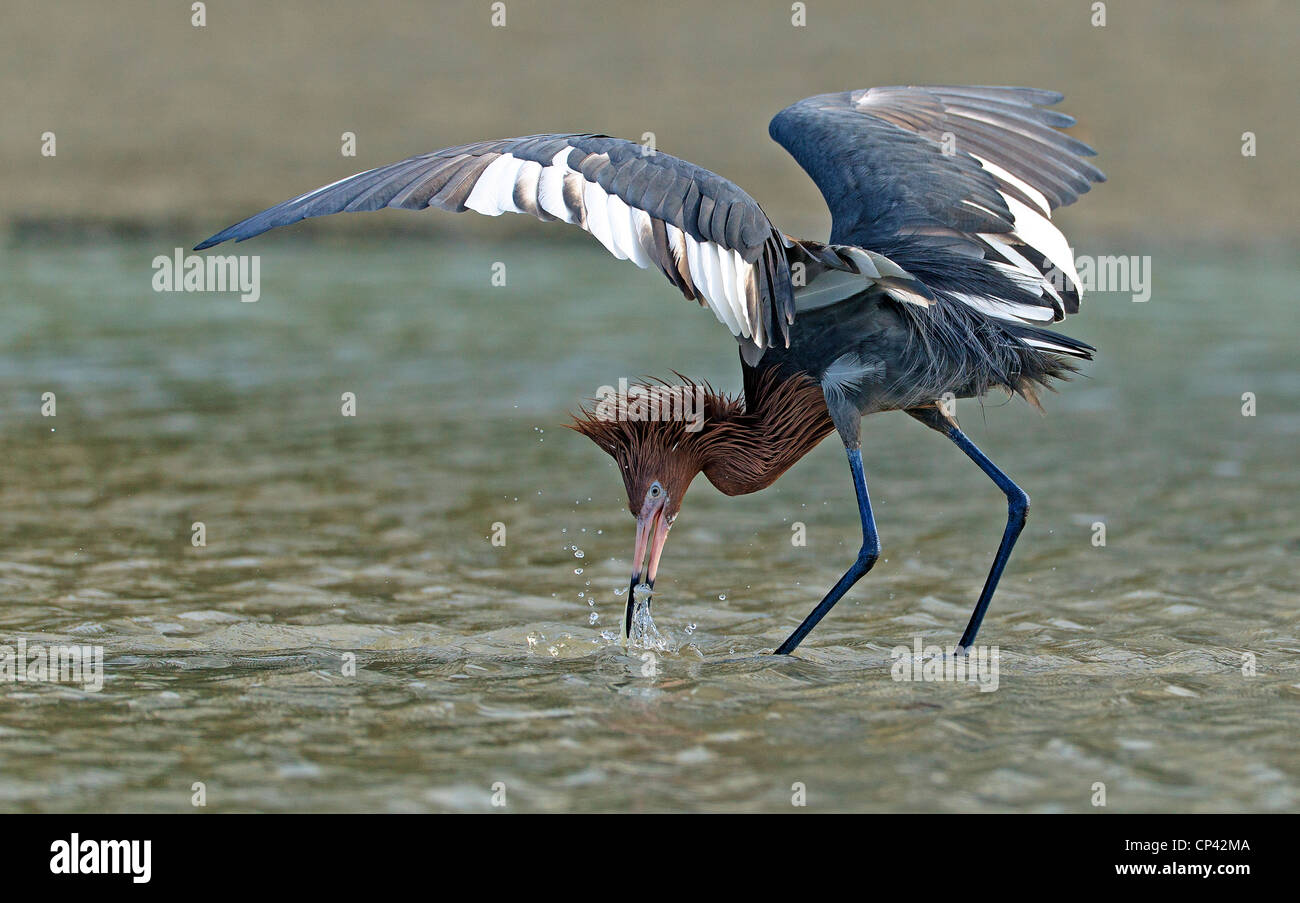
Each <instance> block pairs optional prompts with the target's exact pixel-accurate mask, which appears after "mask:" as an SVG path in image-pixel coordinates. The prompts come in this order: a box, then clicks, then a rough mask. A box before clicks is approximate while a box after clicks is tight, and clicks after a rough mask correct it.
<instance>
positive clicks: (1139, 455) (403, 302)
mask: <svg viewBox="0 0 1300 903" xmlns="http://www.w3.org/2000/svg"><path fill="white" fill-rule="evenodd" d="M195 237H197V236H187V237H186V239H178V240H177V241H175V242H171V243H170V244H168V243H163V244H162V245H160V244H159V243H157V242H138V243H126V244H117V245H105V246H103V247H99V248H94V249H90V248H82V247H75V246H70V245H69V246H63V247H59V246H54V247H35V246H31V245H27V246H19V247H12V248H9V249H7V250H6V251H4V252H3V272H4V273H5V281H6V283H7V284H6V286H5V288H4V292H5V297H6V300H5V304H4V309H5V320H6V323H5V326H4V329H3V330H0V346H2V347H3V353H2V354H0V457H2V459H3V462H4V463H3V470H2V471H0V479H2V480H3V483H2V485H0V587H3V599H4V605H3V606H0V643H11V644H12V643H16V642H17V641H18V640H19V639H23V640H25V641H26V642H27V643H28V644H56V643H57V644H72V643H76V644H98V645H102V646H103V647H104V654H105V659H106V661H105V670H106V679H105V681H104V685H103V688H102V690H100V691H99V692H88V691H86V690H84V689H81V688H80V687H79V686H75V685H70V684H68V683H51V682H47V683H33V682H23V683H16V682H14V683H0V694H3V701H2V702H0V808H2V809H5V810H18V811H53V810H144V811H187V810H189V809H191V807H192V802H191V797H192V794H193V790H192V785H193V784H194V783H195V782H202V783H203V784H204V785H205V788H206V794H207V805H208V808H209V809H210V810H225V811H231V810H235V811H243V810H256V811H299V810H349V811H352V810H367V811H426V810H435V811H446V810H454V811H490V810H492V808H493V802H494V799H495V801H496V802H502V801H503V797H504V802H505V803H506V808H507V809H508V810H514V811H573V810H578V811H592V810H625V809H632V810H669V809H671V810H681V809H686V810H770V811H786V810H789V809H791V807H792V796H794V795H795V793H796V790H797V788H794V785H796V784H800V785H803V787H804V789H805V793H806V801H807V804H808V807H809V808H810V809H820V810H857V809H870V810H886V809H898V808H903V809H912V810H941V811H957V810H1030V811H1090V810H1091V809H1092V808H1093V806H1092V801H1093V799H1094V796H1095V794H1096V792H1097V791H1096V789H1095V787H1094V785H1095V784H1096V783H1098V782H1101V783H1104V784H1105V788H1106V790H1105V792H1106V803H1107V807H1108V808H1109V809H1112V810H1121V811H1133V810H1138V811H1147V810H1171V809H1172V810H1183V811H1201V810H1224V809H1229V810H1279V809H1288V810H1294V809H1297V808H1300V752H1297V744H1296V742H1295V740H1296V735H1297V726H1298V725H1300V717H1298V715H1300V667H1297V664H1296V661H1297V660H1296V654H1297V652H1300V625H1298V621H1300V618H1298V617H1297V582H1298V581H1297V577H1296V568H1295V558H1296V552H1297V550H1298V549H1300V537H1298V532H1297V529H1296V524H1295V511H1296V503H1297V501H1298V496H1300V492H1297V489H1298V488H1300V487H1298V485H1297V484H1298V482H1300V481H1298V480H1297V473H1296V468H1295V448H1296V444H1297V437H1298V436H1300V372H1298V368H1297V366H1296V363H1295V360H1296V358H1295V338H1296V335H1295V332H1296V330H1295V302H1294V299H1293V297H1292V289H1293V287H1294V285H1295V277H1296V275H1297V274H1296V272H1295V270H1294V269H1293V268H1290V267H1289V265H1287V264H1283V263H1280V262H1276V261H1275V262H1273V263H1269V262H1267V261H1262V262H1242V261H1240V260H1236V259H1232V260H1230V261H1229V262H1230V263H1232V264H1234V265H1235V268H1229V267H1227V266H1224V267H1221V268H1216V267H1215V266H1209V265H1206V264H1205V263H1204V261H1206V260H1210V261H1212V262H1214V261H1219V260H1221V259H1222V258H1220V257H1213V256H1212V257H1206V256H1200V255H1197V254H1195V253H1192V252H1188V253H1187V255H1186V256H1185V257H1181V258H1180V257H1179V256H1178V255H1173V254H1164V255H1157V256H1156V257H1155V260H1154V267H1155V281H1156V288H1155V294H1154V296H1153V298H1152V300H1151V301H1149V302H1147V303H1145V304H1135V303H1132V302H1131V301H1129V300H1128V299H1127V297H1125V296H1120V295H1114V294H1098V295H1094V296H1093V297H1091V298H1090V299H1089V300H1088V301H1086V302H1085V304H1086V307H1085V311H1084V315H1083V316H1081V317H1080V318H1078V319H1077V320H1072V321H1071V323H1070V324H1069V325H1070V326H1071V327H1072V328H1071V329H1070V330H1069V331H1070V332H1071V334H1073V335H1076V336H1078V337H1079V338H1083V339H1086V340H1089V341H1091V342H1093V343H1094V344H1096V345H1097V346H1099V348H1100V349H1101V353H1100V355H1099V360H1098V361H1097V362H1096V363H1094V364H1090V365H1085V366H1086V372H1087V378H1083V379H1080V380H1078V381H1076V382H1075V383H1073V384H1071V385H1069V386H1066V387H1065V388H1064V389H1063V391H1062V392H1061V393H1060V394H1059V395H1048V396H1047V397H1046V398H1045V399H1044V401H1045V404H1046V406H1047V408H1048V411H1049V416H1047V417H1045V418H1044V417H1040V416H1039V415H1037V414H1036V413H1034V412H1033V411H1031V410H1030V409H1028V407H1027V406H1025V405H1024V404H1022V403H1020V402H1016V403H1014V404H1007V405H1002V404H1001V403H1000V400H999V399H990V400H989V401H988V402H987V403H986V406H985V407H984V408H983V409H981V407H980V406H979V405H978V404H977V403H975V402H962V403H960V404H959V407H958V414H959V417H960V418H961V420H962V423H963V426H964V427H965V428H966V429H967V431H968V433H969V434H970V435H971V436H972V438H973V439H974V440H975V441H976V442H977V443H980V444H981V446H982V447H983V448H984V449H985V451H986V452H988V454H989V455H990V456H991V457H992V458H993V459H994V460H995V461H997V462H998V463H999V464H1000V465H1001V466H1002V467H1003V468H1004V469H1005V470H1007V471H1008V472H1009V473H1010V474H1011V475H1012V476H1013V477H1014V478H1015V479H1017V480H1018V481H1019V482H1020V483H1021V485H1023V486H1024V487H1025V488H1026V490H1027V491H1028V492H1029V493H1030V494H1031V495H1032V496H1033V499H1034V507H1033V511H1032V513H1031V515H1030V519H1029V524H1028V527H1027V528H1026V530H1025V533H1024V536H1023V538H1022V539H1021V542H1020V545H1019V547H1018V548H1017V550H1016V554H1015V556H1014V557H1013V559H1012V563H1011V566H1010V568H1009V570H1008V573H1007V576H1006V578H1005V579H1004V581H1003V586H1002V589H1001V590H1000V592H999V593H998V596H997V597H996V599H995V600H994V603H993V606H992V609H991V611H990V614H989V616H988V619H987V620H986V622H985V627H984V630H983V632H982V634H981V637H980V639H981V641H982V642H983V643H987V644H991V645H996V646H997V648H998V653H999V664H1000V672H999V679H998V684H997V689H996V691H995V692H980V689H979V687H978V686H977V685H976V684H973V683H969V682H967V683H952V682H900V681H895V680H893V679H891V666H892V665H893V664H894V657H893V655H892V652H891V650H893V649H894V648H895V647H898V646H907V647H911V646H912V644H913V643H914V641H915V640H916V638H918V637H919V638H921V641H922V642H925V643H937V644H946V643H952V642H955V640H956V639H957V637H958V635H959V634H960V631H961V628H962V627H963V626H964V625H965V622H966V618H967V615H968V612H969V608H970V606H971V605H972V604H973V601H974V597H975V595H976V593H977V592H978V589H979V586H980V584H981V583H982V581H983V577H984V574H985V572H986V570H987V566H988V563H989V560H990V559H991V557H992V554H993V550H994V549H995V547H996V545H997V541H998V536H999V535H1000V531H1001V526H1002V520H1003V517H1004V515H1005V504H1004V502H1003V500H1002V497H1001V495H1000V494H999V493H998V492H997V490H996V489H995V487H993V486H992V485H991V484H990V483H989V482H988V481H987V480H986V479H985V478H984V476H983V475H982V474H981V473H979V471H978V470H977V469H976V468H975V467H974V466H973V465H972V464H970V463H969V462H968V461H967V460H966V459H965V458H964V457H963V456H962V455H961V454H960V453H959V452H958V451H957V450H956V449H954V448H952V447H951V446H950V445H949V444H948V443H946V442H944V441H943V440H942V439H941V438H940V437H938V436H937V435H935V434H932V433H930V432H928V431H926V430H924V429H923V428H922V427H920V426H919V425H917V424H915V423H913V422H912V421H911V420H910V419H909V418H906V417H903V416H901V415H882V416H878V417H873V418H871V419H869V420H868V421H867V423H866V427H865V431H864V459H865V460H866V462H867V474H868V480H869V482H870V486H871V491H872V496H873V501H874V503H875V506H876V510H877V517H878V521H879V525H880V530H881V535H882V539H883V542H884V558H883V560H882V561H881V562H880V564H879V565H878V566H877V567H876V569H875V571H873V573H872V574H870V575H869V576H868V577H867V578H866V579H865V580H864V581H863V582H862V583H861V584H859V587H858V588H857V589H856V590H855V591H854V592H853V593H851V594H850V596H849V597H848V598H846V599H845V600H844V601H843V602H841V603H840V605H839V606H838V607H837V608H836V609H835V611H834V612H833V613H832V614H831V615H830V616H829V617H828V618H827V619H826V620H825V621H824V622H823V623H822V625H821V626H820V627H819V628H818V629H817V630H816V631H815V632H814V633H813V634H812V635H811V636H810V637H809V639H808V640H807V641H806V642H805V645H804V646H802V647H801V648H800V650H799V652H798V655H797V657H794V658H790V659H777V658H773V657H770V656H766V655H763V654H761V653H763V652H764V651H770V650H771V649H772V648H774V647H775V646H776V645H777V644H778V643H779V642H780V641H781V640H782V639H783V638H784V637H785V636H786V634H787V633H788V632H789V631H790V630H791V629H792V628H793V627H794V626H795V625H796V624H797V623H798V622H799V620H800V619H802V617H803V616H804V615H805V614H806V613H807V612H808V610H809V609H811V607H812V606H813V604H814V603H815V602H816V601H817V599H818V598H820V596H821V594H822V592H824V591H825V589H826V588H827V587H828V586H829V585H830V584H831V583H833V582H834V581H835V579H836V578H837V577H838V576H839V574H840V572H841V571H842V570H843V569H844V568H845V567H846V566H847V565H848V564H849V562H850V561H851V560H852V557H853V555H854V553H855V551H856V546H857V539H856V537H857V523H856V514H855V508H854V504H853V498H852V488H851V483H850V480H849V476H848V471H847V468H846V467H845V465H844V463H843V452H842V450H841V449H840V447H839V445H838V443H837V441H836V440H835V439H833V438H832V439H830V440H828V441H827V442H826V443H824V444H823V446H822V447H820V448H819V449H818V450H817V451H816V452H814V453H813V454H812V455H810V456H809V457H808V458H807V459H806V460H805V461H803V462H801V463H800V464H799V465H798V466H797V467H795V468H794V469H793V470H792V471H791V472H790V473H788V474H787V475H786V476H785V477H783V478H782V480H781V481H780V483H779V484H778V485H777V486H775V487H774V488H772V489H770V490H768V491H766V492H764V493H761V494H759V495H756V496H750V497H747V498H740V499H728V498H725V497H722V496H721V495H719V494H718V493H717V492H716V491H714V490H713V489H712V488H711V487H710V486H708V484H707V483H706V482H705V481H704V480H702V479H701V480H700V481H699V482H697V483H696V484H695V486H694V487H693V488H692V490H691V495H690V496H689V497H688V498H687V500H686V504H685V507H684V509H683V513H682V515H681V517H680V518H679V520H678V522H677V525H676V526H675V528H674V530H673V533H672V536H671V538H670V539H669V542H668V545H667V547H666V550H665V553H664V559H663V563H662V566H661V569H660V576H659V581H658V583H657V585H656V588H657V592H656V596H655V600H654V613H655V622H656V624H657V625H658V628H659V630H660V631H661V632H662V634H663V636H664V639H665V641H666V643H667V644H668V645H669V651H665V652H658V653H651V652H647V651H644V650H640V649H635V648H633V649H624V648H623V647H622V646H621V645H620V643H619V642H618V639H617V634H618V628H619V620H620V618H621V615H622V610H623V604H624V601H625V598H624V596H623V595H621V593H624V592H626V587H627V573H628V570H629V561H628V558H629V556H630V553H631V547H632V538H633V530H632V526H633V525H632V520H631V518H630V516H629V515H628V513H627V511H626V499H625V497H624V495H623V490H622V486H621V482H620V480H619V478H618V476H617V473H616V471H615V470H614V468H613V465H612V464H611V463H610V462H609V461H608V459H607V458H605V456H604V455H603V454H602V453H601V452H600V451H599V450H597V449H596V447H595V446H593V445H591V444H590V443H588V442H587V441H586V440H585V439H582V438H581V437H579V436H577V435H576V434H573V433H570V432H568V431H566V430H563V429H560V428H559V425H560V424H561V423H562V422H563V420H564V418H565V415H566V412H567V411H570V410H573V409H574V408H575V407H576V405H577V403H578V402H579V401H580V400H581V399H583V398H585V397H589V396H590V395H592V394H593V393H594V392H596V390H597V388H598V387H599V386H600V385H602V384H609V383H614V382H616V381H617V379H618V378H619V377H633V378H634V377H637V376H641V375H645V374H650V375H664V376H666V375H669V370H670V369H677V370H680V371H682V372H684V373H686V374H688V375H690V376H692V377H696V378H707V379H710V380H713V381H715V383H716V384H720V385H723V386H727V387H731V388H733V389H734V388H735V387H736V386H737V384H738V379H737V375H738V374H737V366H736V363H735V352H734V351H733V350H732V348H731V347H730V344H729V342H730V340H729V339H728V338H727V336H726V334H725V331H724V330H722V328H721V327H720V326H718V325H717V324H715V323H713V322H712V320H711V319H710V318H709V316H708V315H707V314H706V313H705V312H702V311H699V310H693V309H692V305H689V304H686V303H684V302H682V301H681V300H680V299H675V298H674V296H673V294H672V292H671V290H670V289H669V288H668V287H666V286H664V285H661V284H660V280H657V279H656V278H655V277H654V276H653V275H652V274H644V273H640V274H639V273H637V272H635V271H634V270H632V268H630V267H628V266H627V265H626V264H619V263H616V262H613V261H609V260H607V259H606V258H605V257H604V256H603V253H602V252H601V251H600V249H598V248H592V247H588V246H587V245H585V244H578V243H575V244H560V245H556V246H537V245H533V246H507V247H500V246H490V245H455V244H453V245H447V244H445V243H443V244H435V243H432V242H431V243H429V244H422V243H413V242H400V243H398V244H396V245H393V246H389V247H384V246H381V245H378V244H373V245H367V244H356V243H352V244H348V245H330V244H320V245H308V244H304V243H295V242H293V241H282V240H275V239H269V240H265V241H261V242H260V243H249V244H246V245H243V246H240V248H239V250H240V251H241V252H250V253H259V254H261V255H262V261H261V265H262V298H261V300H260V301H258V302H257V303H253V304H244V303H240V302H239V300H238V299H237V298H236V297H235V296H233V295H216V294H159V293H155V292H153V291H152V290H151V288H150V278H151V276H152V271H151V269H150V261H151V259H152V258H153V257H154V255H156V254H169V253H171V245H174V244H177V243H180V242H181V241H183V240H187V239H190V238H195ZM495 261H502V262H504V263H506V265H507V274H508V280H507V285H506V286H504V287H493V286H492V285H491V283H490V279H491V267H492V265H493V263H494V262H495ZM45 392H53V393H55V396H56V400H57V412H56V416H55V417H53V418H49V417H42V416H41V412H40V408H41V403H42V402H41V399H42V393H45ZM345 392H353V393H355V395H356V404H357V408H356V416H355V417H344V416H342V414H341V405H342V404H343V402H342V401H341V396H342V394H343V393H345ZM1246 392H1251V393H1254V395H1255V399H1256V404H1257V414H1256V416H1249V417H1248V416H1243V414H1242V405H1243V402H1242V398H1241V397H1242V394H1243V393H1246ZM196 522H202V523H203V525H204V528H205V531H206V545H205V546H203V547H201V548H196V547H195V546H194V545H193V544H192V531H193V529H194V528H193V525H194V524H195V523H196ZM1096 523H1104V524H1105V529H1106V534H1105V544H1104V545H1097V544H1094V537H1095V536H1096V535H1097V530H1096V529H1095V527H1094V524H1096ZM496 524H500V525H504V530H505V544H504V546H502V545H494V544H493V542H492V539H493V537H494V536H496V535H498V534H499V532H500V529H501V528H500V527H494V525H496ZM800 524H802V525H803V530H804V531H805V532H806V539H807V541H806V545H803V546H797V545H795V544H793V543H792V537H794V536H795V535H796V533H797V532H798V530H799V527H798V525H800ZM593 615H594V617H593ZM611 637H612V638H611ZM1246 653H1249V654H1252V655H1253V656H1254V661H1255V675H1254V676H1246V675H1244V674H1243V655H1244V654H1246ZM349 654H351V655H353V656H355V674H353V673H352V669H350V668H348V667H347V664H348V662H349V660H350V659H349ZM494 785H496V790H495V792H494Z"/></svg>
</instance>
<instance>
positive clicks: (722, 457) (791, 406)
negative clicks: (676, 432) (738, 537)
mask: <svg viewBox="0 0 1300 903" xmlns="http://www.w3.org/2000/svg"><path fill="white" fill-rule="evenodd" d="M834 429H835V425H834V424H833V423H832V422H831V417H830V414H829V413H828V412H827V410H826V402H825V399H824V398H823V397H822V390H821V386H819V385H818V384H817V383H816V382H814V381H813V380H812V379H811V378H810V377H808V376H805V375H803V374H796V375H794V376H790V377H783V376H781V375H778V373H777V371H776V370H775V369H769V370H766V371H764V372H763V373H761V374H759V376H758V377H757V382H756V386H755V391H754V393H753V404H752V410H751V409H749V408H746V409H744V410H741V409H740V408H739V407H738V406H733V407H732V408H731V410H729V411H727V412H726V414H724V415H723V416H722V417H720V418H718V419H715V420H714V421H713V422H712V423H711V424H709V423H706V424H705V427H704V430H703V431H702V432H703V435H702V437H701V443H700V444H701V451H702V455H701V461H702V464H703V468H702V469H703V471H704V475H705V477H707V478H708V480H709V482H710V483H712V484H713V485H714V486H715V487H717V489H718V491H719V492H722V493H725V494H726V495H745V494H747V493H750V492H758V491H759V490H760V489H766V488H767V487H768V486H771V485H772V484H773V483H775V482H776V480H777V478H778V477H780V476H781V474H783V473H785V472H786V471H787V470H788V469H789V468H790V467H792V466H793V465H794V464H795V462H796V461H798V460H799V459H800V458H802V457H803V456H804V455H806V454H808V452H810V451H812V450H813V448H815V447H816V446H817V443H819V442H821V441H822V439H824V438H826V436H827V435H828V434H829V433H831V432H832V431H833V430H834Z"/></svg>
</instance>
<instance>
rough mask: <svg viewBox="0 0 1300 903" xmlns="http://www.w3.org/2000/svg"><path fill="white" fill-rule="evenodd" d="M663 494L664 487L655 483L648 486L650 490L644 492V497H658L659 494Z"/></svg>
mask: <svg viewBox="0 0 1300 903" xmlns="http://www.w3.org/2000/svg"><path fill="white" fill-rule="evenodd" d="M663 494H664V488H663V487H662V486H660V485H659V484H658V483H655V484H653V485H652V486H651V487H650V491H649V492H647V493H646V497H647V498H652V499H657V498H659V496H661V495H663Z"/></svg>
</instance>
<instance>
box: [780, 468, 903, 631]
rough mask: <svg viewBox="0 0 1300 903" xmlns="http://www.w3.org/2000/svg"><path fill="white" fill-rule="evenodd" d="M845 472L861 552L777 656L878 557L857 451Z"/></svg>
mask: <svg viewBox="0 0 1300 903" xmlns="http://www.w3.org/2000/svg"><path fill="white" fill-rule="evenodd" d="M849 469H850V470H852V471H853V489H854V491H855V492H857V494H858V514H859V516H860V517H861V518H862V548H861V550H859V552H858V558H857V560H856V561H854V562H853V565H852V566H851V567H850V568H849V569H848V570H847V571H845V573H844V576H843V577H841V578H840V580H839V583H836V584H835V586H833V587H832V588H831V591H830V592H829V593H827V594H826V598H824V599H822V600H821V602H819V603H817V607H816V608H814V609H813V610H812V613H811V614H809V615H808V617H806V618H804V619H803V623H802V624H800V625H799V626H798V628H796V630H795V632H794V633H792V634H790V636H789V638H788V639H786V641H785V642H784V643H782V644H781V645H780V647H779V648H778V649H777V650H776V654H777V655H789V654H790V653H791V652H793V651H794V649H795V647H796V646H798V645H799V644H800V643H801V642H803V638H804V637H806V636H807V635H808V631H810V630H812V629H813V628H814V627H816V626H817V622H818V621H820V620H821V619H822V618H824V617H825V616H826V612H828V611H830V610H831V608H833V607H834V605H835V603H836V602H838V601H840V597H841V596H843V595H844V594H845V593H847V592H848V591H849V587H851V586H853V584H855V583H857V582H858V580H860V579H861V578H862V575H863V574H865V573H866V572H867V571H869V570H871V566H872V565H873V564H875V563H876V559H877V558H879V557H880V538H879V537H878V536H876V519H875V518H874V517H872V516H871V497H870V496H868V495H867V478H866V477H865V476H863V475H862V451H861V449H858V448H850V449H849Z"/></svg>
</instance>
